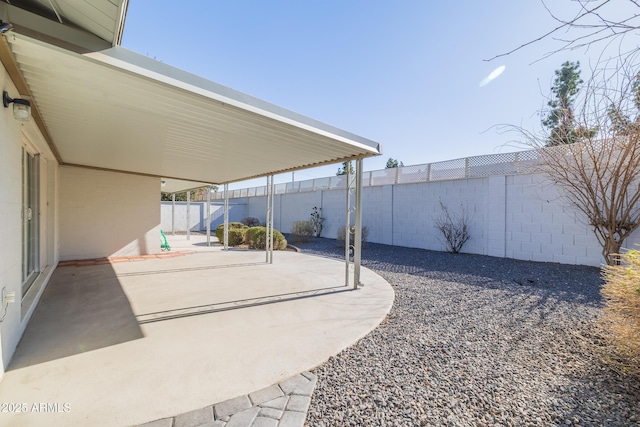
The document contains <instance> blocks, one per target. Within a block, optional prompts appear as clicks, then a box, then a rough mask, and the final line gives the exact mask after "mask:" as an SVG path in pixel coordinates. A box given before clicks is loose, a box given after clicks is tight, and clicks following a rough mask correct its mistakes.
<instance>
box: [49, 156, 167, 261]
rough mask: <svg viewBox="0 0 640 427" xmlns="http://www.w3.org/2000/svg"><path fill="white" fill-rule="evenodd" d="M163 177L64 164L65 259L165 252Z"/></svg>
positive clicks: (62, 253)
mask: <svg viewBox="0 0 640 427" xmlns="http://www.w3.org/2000/svg"><path fill="white" fill-rule="evenodd" d="M159 199H160V181H159V180H158V179H157V178H149V177H143V176H137V175H130V174H124V173H115V172H106V171H99V170H92V169H86V168H79V167H69V166H62V167H61V168H60V259H61V260H69V259H86V258H101V257H112V256H133V255H144V254H154V253H159V252H160V208H159V206H158V200H159Z"/></svg>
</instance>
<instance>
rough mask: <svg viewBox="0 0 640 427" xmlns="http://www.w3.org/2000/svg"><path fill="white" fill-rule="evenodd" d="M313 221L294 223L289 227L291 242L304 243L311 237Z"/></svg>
mask: <svg viewBox="0 0 640 427" xmlns="http://www.w3.org/2000/svg"><path fill="white" fill-rule="evenodd" d="M313 234H314V228H313V221H311V220H310V221H296V222H294V223H293V225H292V226H291V236H290V237H291V240H292V241H294V242H302V243H306V242H308V241H309V239H311V237H313Z"/></svg>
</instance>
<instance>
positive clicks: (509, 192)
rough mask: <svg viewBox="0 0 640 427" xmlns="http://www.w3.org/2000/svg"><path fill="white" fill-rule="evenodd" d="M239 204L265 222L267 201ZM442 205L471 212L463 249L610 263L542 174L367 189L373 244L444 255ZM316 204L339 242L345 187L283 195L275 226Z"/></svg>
mask: <svg viewBox="0 0 640 427" xmlns="http://www.w3.org/2000/svg"><path fill="white" fill-rule="evenodd" d="M238 200H242V201H246V203H247V211H246V214H247V215H248V216H255V217H257V218H260V220H261V221H264V220H265V204H266V200H265V197H264V196H262V197H249V198H243V199H238ZM440 201H442V203H443V204H444V205H446V206H447V207H448V208H449V210H450V212H451V213H452V214H457V213H459V212H460V207H461V206H465V207H466V209H467V210H468V212H469V229H470V233H471V239H470V240H469V241H468V242H467V244H466V245H465V246H464V248H463V252H466V253H475V254H483V255H490V256H498V257H507V258H515V259H522V260H533V261H547V262H558V263H563V264H581V265H592V266H599V265H600V264H601V263H603V262H604V259H603V257H602V254H601V249H600V246H599V244H598V242H597V240H596V237H595V235H594V234H593V231H592V229H591V227H590V226H589V225H587V222H586V219H585V218H584V216H583V215H582V214H581V213H580V212H577V211H576V210H574V209H573V208H572V207H571V206H570V205H569V204H568V203H567V202H566V201H564V200H563V198H562V197H561V195H560V193H559V192H558V190H557V188H555V187H554V186H553V185H552V184H551V183H550V182H549V181H548V180H546V179H545V177H544V176H542V175H539V174H530V175H507V176H504V175H503V176H490V177H486V178H473V179H460V180H452V181H438V182H423V183H411V184H395V185H385V186H378V187H365V188H363V197H362V203H363V224H364V225H366V226H367V227H368V228H369V241H371V242H375V243H384V244H389V245H397V246H407V247H415V248H423V249H430V250H437V251H441V250H444V245H443V243H442V241H441V238H440V235H439V232H438V231H437V230H436V229H435V218H437V217H438V216H439V215H440V212H441V208H440ZM314 206H318V207H320V208H322V216H323V217H324V218H326V221H325V229H324V232H323V236H324V237H329V238H335V237H336V235H337V231H338V228H339V227H341V226H343V225H344V223H345V209H346V208H345V192H344V190H323V191H316V192H306V193H293V194H281V195H277V196H276V197H275V217H274V226H275V227H276V228H277V229H278V230H280V231H283V232H289V231H290V230H291V225H292V224H293V222H294V221H300V220H307V219H309V218H310V214H311V211H312V209H313V207H314ZM635 244H640V232H636V233H634V234H633V235H632V236H631V238H630V239H628V241H626V242H625V247H627V248H631V247H633V246H634V245H635Z"/></svg>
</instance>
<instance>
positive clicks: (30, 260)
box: [22, 150, 39, 297]
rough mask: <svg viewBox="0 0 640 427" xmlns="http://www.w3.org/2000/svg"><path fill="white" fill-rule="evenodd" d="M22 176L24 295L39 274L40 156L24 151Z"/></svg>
mask: <svg viewBox="0 0 640 427" xmlns="http://www.w3.org/2000/svg"><path fill="white" fill-rule="evenodd" d="M23 159H24V161H23V175H22V176H23V178H22V224H23V226H22V296H23V297H24V295H25V294H26V293H27V291H28V290H29V288H30V287H31V284H32V283H33V281H34V280H35V278H36V276H37V275H38V268H39V266H38V253H39V250H38V246H39V235H38V234H39V232H38V231H39V227H38V212H39V207H38V200H39V196H38V192H39V191H38V190H39V188H38V156H36V155H32V154H30V153H29V152H27V151H26V150H24V151H23Z"/></svg>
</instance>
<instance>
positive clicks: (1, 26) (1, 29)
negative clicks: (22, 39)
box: [0, 19, 13, 34]
mask: <svg viewBox="0 0 640 427" xmlns="http://www.w3.org/2000/svg"><path fill="white" fill-rule="evenodd" d="M12 28H13V25H11V24H9V23H8V22H2V19H0V34H4V33H6V32H7V31H9V30H10V29H12Z"/></svg>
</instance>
